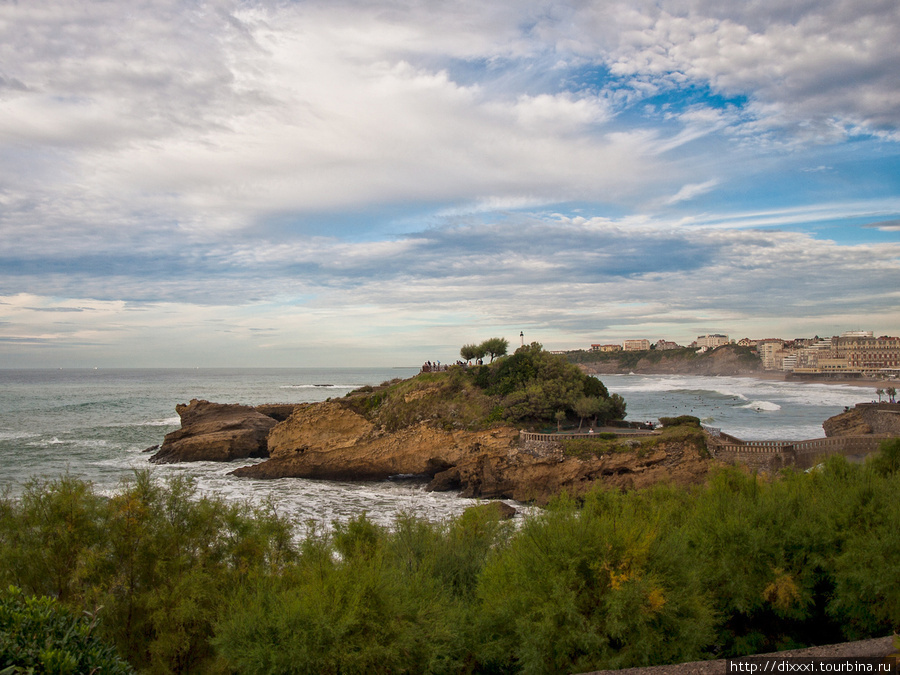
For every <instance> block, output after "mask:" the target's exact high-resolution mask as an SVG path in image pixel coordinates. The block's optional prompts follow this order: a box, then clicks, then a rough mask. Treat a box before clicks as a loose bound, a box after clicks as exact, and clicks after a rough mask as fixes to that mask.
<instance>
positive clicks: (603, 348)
mask: <svg viewBox="0 0 900 675" xmlns="http://www.w3.org/2000/svg"><path fill="white" fill-rule="evenodd" d="M621 349H622V345H591V351H592V352H618V351H621Z"/></svg>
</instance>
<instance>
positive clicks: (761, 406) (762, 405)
mask: <svg viewBox="0 0 900 675" xmlns="http://www.w3.org/2000/svg"><path fill="white" fill-rule="evenodd" d="M737 407H738V408H748V409H750V410H759V411H761V412H775V411H776V410H781V406H780V405H778V404H777V403H772V402H771V401H750V403H748V404H747V405H740V406H737Z"/></svg>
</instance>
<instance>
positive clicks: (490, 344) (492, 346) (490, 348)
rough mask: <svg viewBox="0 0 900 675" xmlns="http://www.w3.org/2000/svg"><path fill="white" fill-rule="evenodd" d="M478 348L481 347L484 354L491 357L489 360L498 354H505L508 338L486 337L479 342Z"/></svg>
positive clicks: (507, 347)
mask: <svg viewBox="0 0 900 675" xmlns="http://www.w3.org/2000/svg"><path fill="white" fill-rule="evenodd" d="M479 349H483V350H484V352H485V354H487V355H488V356H490V357H491V361H492V362H493V360H494V359H495V358H497V357H498V356H505V355H506V351H507V350H508V349H509V340H507V339H506V338H500V337H495V338H488V339H487V340H485V341H484V342H482V343H481V346H480V347H479Z"/></svg>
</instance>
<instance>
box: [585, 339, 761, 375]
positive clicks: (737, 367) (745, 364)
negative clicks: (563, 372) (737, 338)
mask: <svg viewBox="0 0 900 675" xmlns="http://www.w3.org/2000/svg"><path fill="white" fill-rule="evenodd" d="M628 354H629V353H628V352H619V353H618V355H620V356H618V358H617V355H615V354H614V355H612V356H611V357H607V358H605V359H602V360H598V361H590V362H585V363H580V364H579V366H580V367H581V369H582V370H583V371H584V372H586V373H589V374H591V375H611V374H616V373H632V372H633V373H639V374H645V375H651V374H652V375H703V376H716V375H722V376H726V375H727V376H746V375H756V374H758V373H759V372H760V371H761V370H762V362H761V361H760V360H759V357H758V356H754V355H752V354H749V353H748V352H747V351H746V349H744V348H740V347H736V346H734V345H724V346H722V347H719V348H718V349H715V350H713V351H709V352H706V353H705V354H699V355H698V354H695V353H693V352H689V353H687V354H686V353H684V351H682V350H678V351H673V352H666V351H656V350H653V351H649V352H645V354H646V355H645V356H643V357H642V358H640V359H639V360H638V361H637V362H632V361H626V360H625V359H626V357H627V355H628Z"/></svg>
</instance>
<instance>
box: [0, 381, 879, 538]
mask: <svg viewBox="0 0 900 675" xmlns="http://www.w3.org/2000/svg"><path fill="white" fill-rule="evenodd" d="M416 372H418V369H417V368H364V369H360V368H305V369H287V368H285V369H194V370H179V369H171V370H168V369H158V370H156V369H155V370H104V369H98V370H0V488H5V489H7V490H9V491H10V492H11V493H12V494H13V495H15V494H20V493H21V491H22V490H23V486H24V485H25V483H26V482H27V481H28V480H29V479H31V478H35V477H44V478H45V477H54V476H59V475H62V474H65V473H68V474H70V475H73V476H77V477H80V478H83V479H85V480H88V481H90V482H91V483H93V484H94V486H95V488H96V489H97V490H98V491H99V492H101V493H104V494H111V493H113V492H114V491H115V490H116V489H118V488H119V486H120V485H121V481H122V480H123V479H127V478H128V477H130V476H132V475H133V473H134V471H135V470H140V469H149V470H150V471H151V472H152V475H153V476H154V477H157V478H165V477H167V476H174V475H186V476H188V477H190V478H191V479H193V480H194V481H195V483H196V485H197V487H198V489H199V490H200V492H201V493H205V494H211V495H218V496H221V497H224V498H226V499H229V500H238V501H249V502H251V503H255V504H261V503H264V502H267V503H271V504H272V505H273V506H274V507H275V508H276V509H277V510H278V512H279V513H282V514H284V515H287V516H289V517H291V518H292V519H294V520H295V521H296V522H297V523H300V524H302V523H306V522H309V521H313V522H315V523H317V524H321V525H325V526H327V525H328V524H330V523H331V522H333V521H335V520H338V521H343V520H347V519H349V518H351V517H355V516H356V515H358V514H359V513H361V512H366V514H367V515H368V517H369V518H370V519H372V520H373V521H375V522H378V523H381V524H390V523H391V522H392V521H393V519H394V518H395V516H396V515H398V514H400V513H412V514H416V515H418V516H421V517H425V518H429V519H432V520H440V519H443V518H446V517H450V516H454V515H458V514H459V513H461V512H462V511H463V510H464V509H465V508H467V507H469V506H471V505H472V504H474V503H475V501H474V500H471V499H464V498H460V497H459V496H458V495H457V494H455V493H452V492H451V493H447V492H427V491H426V490H425V486H424V484H423V483H422V482H421V481H416V480H411V479H408V478H403V477H398V478H396V479H393V480H386V481H378V482H367V483H363V482H359V483H357V482H336V481H314V480H306V479H300V478H283V479H278V480H254V479H247V478H236V477H234V476H231V475H229V474H230V472H231V471H233V470H234V469H235V468H237V467H238V466H243V465H246V464H249V463H254V462H258V461H261V460H240V461H235V462H228V463H219V462H192V463H184V464H164V465H153V464H150V463H149V461H148V460H149V456H150V454H149V453H148V452H146V449H147V448H149V447H151V446H155V445H158V444H159V443H161V442H162V440H163V437H164V436H165V434H166V433H168V432H170V431H174V430H175V429H178V428H179V426H180V420H179V418H178V416H177V414H176V412H175V405H176V404H178V403H187V402H188V401H189V400H191V399H192V398H198V399H206V400H209V401H216V402H220V403H244V404H247V405H257V404H261V403H303V402H314V401H323V400H325V399H326V398H330V397H335V398H337V397H341V396H344V395H345V394H347V393H348V392H350V391H352V390H353V389H356V388H358V387H361V386H363V385H375V384H380V383H382V382H385V381H388V380H392V379H394V378H406V377H411V376H413V375H415V374H416ZM601 379H602V380H603V382H604V383H605V384H606V386H607V387H608V388H609V390H610V392H613V393H618V394H621V395H622V396H623V397H624V398H625V401H626V404H627V410H628V419H630V420H649V421H656V420H657V419H658V418H659V417H664V416H675V415H683V414H689V415H695V416H697V417H699V418H701V420H702V421H703V422H704V423H705V424H708V425H710V426H714V427H718V428H720V429H722V430H723V431H725V432H727V433H730V434H732V435H735V436H737V437H739V438H742V439H745V440H752V439H794V440H800V439H807V438H819V437H822V436H823V435H824V433H823V431H822V422H823V421H824V420H825V419H827V418H828V417H830V416H832V415H835V414H837V413H839V412H841V411H842V410H843V408H844V406H852V405H854V404H855V403H858V402H860V401H868V400H871V399H872V398H873V395H874V391H875V390H874V388H873V389H871V390H870V389H866V388H862V387H855V386H842V385H824V384H802V383H791V382H773V381H765V380H755V379H751V378H736V377H689V376H648V375H604V376H602V377H601ZM510 503H512V502H510Z"/></svg>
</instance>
